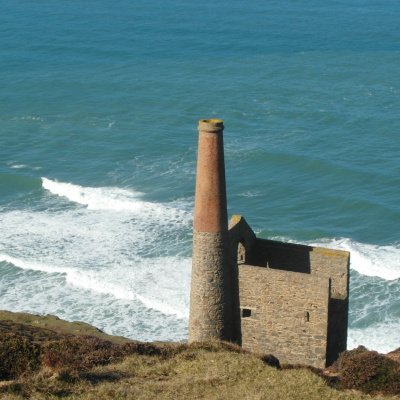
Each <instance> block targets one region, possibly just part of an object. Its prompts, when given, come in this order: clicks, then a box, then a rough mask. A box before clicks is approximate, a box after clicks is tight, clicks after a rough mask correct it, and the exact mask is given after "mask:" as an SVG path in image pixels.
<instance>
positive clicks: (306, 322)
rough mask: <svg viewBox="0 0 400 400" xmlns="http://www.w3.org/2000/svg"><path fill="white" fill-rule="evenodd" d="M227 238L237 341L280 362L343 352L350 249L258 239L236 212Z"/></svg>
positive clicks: (318, 360)
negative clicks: (235, 290)
mask: <svg viewBox="0 0 400 400" xmlns="http://www.w3.org/2000/svg"><path fill="white" fill-rule="evenodd" d="M229 239H230V251H231V252H236V265H231V268H232V271H235V268H237V267H238V279H239V307H240V313H241V317H240V323H241V328H240V329H241V345H242V346H243V347H244V348H247V349H249V350H253V351H258V352H262V353H272V354H274V355H275V356H277V357H278V358H279V359H280V360H281V362H285V363H305V364H309V365H313V366H316V367H325V366H328V365H331V364H332V363H333V362H334V361H335V360H336V359H337V357H338V355H339V353H340V352H342V351H344V350H346V343H347V327H348V324H347V319H348V285H349V283H348V282H349V253H348V252H345V251H339V250H331V249H325V248H320V247H312V246H304V245H298V244H292V243H282V242H278V241H273V240H264V239H259V238H257V237H256V236H255V234H254V232H253V231H252V229H251V228H250V226H249V225H248V224H247V222H246V221H245V219H244V218H243V217H241V216H237V215H234V216H233V217H232V219H231V221H230V223H229Z"/></svg>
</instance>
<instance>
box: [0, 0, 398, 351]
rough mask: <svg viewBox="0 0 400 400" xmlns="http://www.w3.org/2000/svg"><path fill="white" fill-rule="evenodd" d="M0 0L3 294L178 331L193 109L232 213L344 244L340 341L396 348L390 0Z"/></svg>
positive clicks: (147, 331)
mask: <svg viewBox="0 0 400 400" xmlns="http://www.w3.org/2000/svg"><path fill="white" fill-rule="evenodd" d="M249 3H250V4H244V3H243V2H239V1H233V0H229V1H226V2H223V3H222V2H211V1H208V0H206V1H203V2H202V4H194V3H192V2H189V1H184V0H178V1H174V2H165V1H164V2H161V1H158V0H152V1H149V2H147V3H140V4H139V2H135V1H133V2H128V1H122V0H117V1H110V0H98V1H85V2H78V1H55V2H39V1H35V0H31V1H18V2H11V1H4V2H2V3H1V4H0V11H1V12H0V35H1V36H0V37H1V38H2V40H1V41H0V102H1V103H0V104H1V107H0V276H1V281H0V309H7V310H12V311H26V312H36V313H41V314H46V313H50V314H56V315H58V316H60V317H61V318H65V319H68V320H83V321H87V322H89V323H92V324H94V325H96V326H98V327H99V328H101V329H103V330H105V331H106V332H108V333H112V334H118V335H124V336H127V337H131V338H134V339H139V340H186V338H187V325H188V303H189V285H190V267H191V261H190V256H191V229H192V212H193V200H194V179H195V165H196V147H197V129H196V128H197V122H198V120H199V119H201V118H221V119H223V120H224V125H225V132H224V138H225V162H226V175H227V185H228V188H227V191H228V207H229V214H241V215H244V216H245V218H246V220H247V221H248V222H249V224H250V225H251V226H252V227H253V229H254V230H255V231H256V232H257V234H258V235H259V236H261V237H264V238H272V239H281V240H287V241H293V242H299V243H308V244H316V245H320V246H326V247H332V248H338V249H345V250H349V251H351V282H350V321H349V322H350V328H349V341H348V345H349V348H352V347H354V346H357V345H358V344H364V345H365V346H367V347H369V348H373V349H376V350H379V351H389V350H393V349H395V348H397V347H399V346H400V343H399V340H398V337H397V332H398V331H399V328H400V322H399V321H400V320H399V317H400V294H399V293H400V290H399V289H400V282H399V278H400V241H399V226H400V206H399V201H398V199H399V194H400V178H399V176H400V167H399V157H400V141H399V132H400V122H399V118H398V113H399V106H400V83H399V82H400V79H399V78H400V72H399V71H400V69H399V64H400V41H399V32H400V30H399V29H400V18H399V17H400V5H399V4H398V3H397V2H395V1H394V0H388V1H384V2H378V1H372V0H369V1H368V0H363V1H361V0H358V1H350V2H349V1H347V2H344V1H332V2H329V4H321V3H320V2H316V1H311V2H310V1H307V2H304V1H295V0H283V1H280V2H274V1H273V2H264V1H261V0H258V1H257V0H256V1H252V2H249Z"/></svg>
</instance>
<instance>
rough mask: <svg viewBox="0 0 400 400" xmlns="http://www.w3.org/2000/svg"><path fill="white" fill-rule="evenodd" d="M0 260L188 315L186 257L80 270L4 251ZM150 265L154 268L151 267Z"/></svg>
mask: <svg viewBox="0 0 400 400" xmlns="http://www.w3.org/2000/svg"><path fill="white" fill-rule="evenodd" d="M0 262H7V263H11V264H13V265H14V266H16V267H18V268H21V269H24V270H34V271H41V272H46V273H59V274H63V275H65V281H66V282H67V283H68V284H70V285H73V286H74V287H77V288H81V289H84V290H91V291H94V292H98V293H100V294H102V295H111V296H112V297H114V298H116V299H120V300H136V301H139V302H141V303H142V304H143V305H145V306H146V307H147V308H149V309H153V310H156V311H159V312H161V313H163V314H166V315H174V316H176V317H177V318H180V319H185V318H188V317H189V306H188V298H187V295H186V294H187V293H188V291H189V280H190V273H189V271H190V260H189V259H179V258H174V257H169V258H168V257H167V258H163V259H159V258H156V259H151V260H150V261H149V260H145V259H144V260H142V264H144V265H145V267H144V268H143V267H142V268H141V269H136V270H134V269H133V268H127V267H116V268H113V269H108V268H102V269H99V270H92V269H87V270H81V269H77V268H70V267H65V266H64V267H59V266H51V265H47V264H45V263H38V262H32V261H27V260H23V259H19V258H16V257H11V256H9V255H7V254H0ZM136 263H139V261H136ZM149 264H150V265H149ZM149 266H153V268H152V269H151V270H150V269H149ZM177 280H178V281H179V282H180V283H181V287H180V290H179V288H177V287H176V282H177Z"/></svg>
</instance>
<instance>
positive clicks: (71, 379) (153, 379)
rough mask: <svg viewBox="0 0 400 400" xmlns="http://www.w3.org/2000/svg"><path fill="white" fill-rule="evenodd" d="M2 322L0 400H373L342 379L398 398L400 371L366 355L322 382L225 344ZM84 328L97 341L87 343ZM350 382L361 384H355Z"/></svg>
mask: <svg viewBox="0 0 400 400" xmlns="http://www.w3.org/2000/svg"><path fill="white" fill-rule="evenodd" d="M6 316H7V317H8V318H7V320H3V321H0V377H1V379H3V381H2V382H0V398H2V399H9V400H11V399H13V400H14V399H26V398H29V399H59V398H63V399H96V400H99V399H158V398H160V399H161V398H162V399H167V400H168V399H271V400H273V399H279V400H282V399H307V400H313V399H318V400H320V399H370V398H371V395H370V394H366V393H362V392H360V391H354V390H352V389H350V390H349V389H346V390H345V389H343V386H341V383H340V380H338V379H339V378H342V377H343V376H347V381H346V382H347V383H346V385H347V386H346V387H352V386H351V385H352V384H353V383H354V382H355V383H356V387H357V388H359V389H362V390H364V386H365V383H366V382H367V383H370V382H374V380H375V381H376V380H377V379H379V380H380V384H381V386H380V387H379V388H378V389H377V386H370V387H369V388H367V389H366V391H367V392H369V393H372V395H373V396H377V395H379V393H380V391H381V390H382V388H386V389H387V388H390V390H392V392H391V393H396V392H395V390H398V392H397V393H400V388H399V387H398V386H397V383H396V382H399V381H400V379H399V377H400V375H399V367H400V364H398V363H397V362H395V361H393V360H390V359H389V358H387V357H384V356H381V355H377V353H374V352H367V351H365V350H363V349H359V350H358V351H353V352H348V354H347V355H346V356H343V357H342V359H341V362H340V363H338V365H337V367H336V371H337V373H338V377H339V378H338V377H336V375H335V374H333V372H335V371H333V370H331V371H330V372H331V374H329V376H327V375H326V371H321V370H317V369H310V368H304V367H299V366H279V362H278V360H277V359H275V358H274V357H273V356H261V355H257V354H251V353H248V352H244V351H243V350H242V349H241V348H240V347H237V346H233V345H231V344H227V343H198V344H193V345H186V344H173V343H169V344H160V343H158V344H150V343H148V344H145V343H138V342H131V341H128V340H126V339H123V338H116V339H115V338H113V337H108V338H107V339H105V338H104V337H101V336H102V335H104V334H103V333H102V332H100V331H98V330H97V329H96V328H93V327H90V326H88V325H86V324H83V325H80V324H81V323H78V324H77V323H71V324H70V323H67V322H65V321H62V322H61V320H59V319H57V318H55V317H52V316H47V317H40V318H39V319H38V317H36V316H29V315H24V314H13V315H11V314H8V315H6ZM1 317H2V316H1V315H0V318H1ZM21 318H25V322H24V323H22V321H21ZM41 318H43V319H41ZM26 321H29V322H28V323H27V322H26ZM32 321H33V322H32ZM35 321H41V322H40V323H38V322H35ZM32 323H33V324H34V325H32ZM35 325H36V326H35ZM38 325H41V326H38ZM61 325H62V326H63V327H64V328H63V329H62V328H60V326H61ZM80 326H84V327H85V329H84V332H81V331H79V329H80ZM86 329H89V331H91V334H94V335H97V336H96V337H94V336H93V335H92V336H87V334H88V332H87V331H86ZM110 339H111V340H113V341H110ZM114 339H115V340H114ZM366 356H367V359H368V360H369V361H367V362H368V363H369V366H370V368H367V369H366V370H365V371H366V374H367V375H365V374H364V375H363V374H360V371H359V370H358V369H359V366H360V364H361V365H363V364H365V362H366V361H365V359H364V358H363V357H366ZM357 357H358V358H357ZM368 357H369V358H368ZM354 359H356V362H353V361H352V360H354ZM7 360H8V361H7ZM382 360H384V361H382ZM376 365H378V366H379V368H378V369H376V368H375V366H376ZM346 368H347V370H345V369H346ZM357 368H358V369H357ZM374 368H375V369H374ZM382 370H383V371H384V372H385V374H382ZM346 371H347V375H346V374H344V372H346ZM396 371H397V372H396ZM396 373H397V375H396ZM343 374H344V375H343ZM354 374H355V375H354ZM379 374H380V375H379ZM355 376H357V377H358V378H357V379H358V380H357V379H356V380H355V381H352V379H354V377H355ZM365 376H367V381H366V382H364V381H365V379H364V378H365ZM363 379H364V381H363ZM393 380H394V381H395V384H393ZM360 382H361V386H360ZM357 385H359V386H357ZM363 385H364V386H363ZM386 389H385V390H386ZM393 390H394V391H393ZM388 398H396V397H393V396H392V397H388Z"/></svg>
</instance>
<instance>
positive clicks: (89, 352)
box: [42, 336, 123, 370]
mask: <svg viewBox="0 0 400 400" xmlns="http://www.w3.org/2000/svg"><path fill="white" fill-rule="evenodd" d="M122 355H123V352H122V348H121V346H120V345H116V344H114V343H111V342H109V341H107V340H103V339H98V338H95V337H93V336H76V337H73V338H71V339H65V340H60V341H58V342H49V343H47V344H45V345H44V346H43V356H42V364H43V365H44V366H47V367H50V368H52V369H53V370H60V369H65V368H72V369H76V370H88V369H90V368H92V367H93V366H95V365H106V364H109V363H110V362H112V361H114V360H117V359H119V358H121V357H122Z"/></svg>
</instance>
